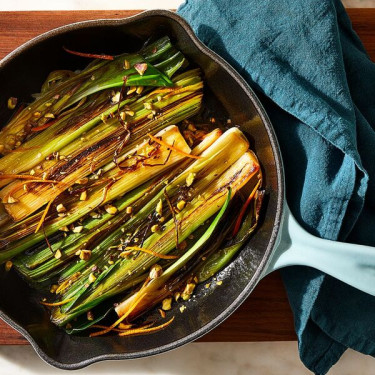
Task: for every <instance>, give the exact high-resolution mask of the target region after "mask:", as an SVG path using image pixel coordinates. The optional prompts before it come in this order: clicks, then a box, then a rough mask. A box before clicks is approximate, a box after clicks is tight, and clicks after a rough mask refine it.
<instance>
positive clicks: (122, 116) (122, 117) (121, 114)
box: [120, 112, 126, 121]
mask: <svg viewBox="0 0 375 375" xmlns="http://www.w3.org/2000/svg"><path fill="white" fill-rule="evenodd" d="M120 118H121V120H122V121H125V119H126V113H125V112H120Z"/></svg>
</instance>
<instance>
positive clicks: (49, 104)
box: [44, 102, 52, 107]
mask: <svg viewBox="0 0 375 375" xmlns="http://www.w3.org/2000/svg"><path fill="white" fill-rule="evenodd" d="M44 105H45V106H46V107H51V105H52V103H51V102H47V103H44Z"/></svg>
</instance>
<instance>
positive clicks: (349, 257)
mask: <svg viewBox="0 0 375 375" xmlns="http://www.w3.org/2000/svg"><path fill="white" fill-rule="evenodd" d="M280 232H281V235H280V237H279V243H278V245H277V246H276V248H275V250H274V253H273V255H272V257H271V259H270V262H269V264H268V268H267V269H266V271H265V273H264V275H263V276H265V275H267V274H269V273H271V272H272V271H274V270H277V269H279V268H283V267H288V266H295V265H303V266H310V267H313V268H316V269H318V270H320V271H323V272H325V273H327V274H328V275H331V276H333V277H335V278H336V279H339V280H341V281H343V282H345V283H347V284H349V285H351V286H353V287H355V288H357V289H359V290H362V291H363V292H366V293H369V294H371V295H373V296H374V295H375V247H370V246H362V245H354V244H350V243H343V242H336V241H329V240H323V239H321V238H318V237H315V236H313V235H311V234H310V233H308V232H306V231H305V230H304V229H303V228H302V227H301V226H300V225H299V224H298V222H297V221H296V219H295V218H294V217H293V215H292V214H291V212H290V209H289V207H288V206H287V205H286V204H285V210H284V219H283V223H282V228H281V231H280Z"/></svg>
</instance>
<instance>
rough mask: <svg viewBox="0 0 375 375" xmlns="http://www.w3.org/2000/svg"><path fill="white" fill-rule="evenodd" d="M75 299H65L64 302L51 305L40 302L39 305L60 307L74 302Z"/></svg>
mask: <svg viewBox="0 0 375 375" xmlns="http://www.w3.org/2000/svg"><path fill="white" fill-rule="evenodd" d="M74 298H75V297H72V298H68V299H65V300H64V301H60V302H53V303H49V302H43V301H41V302H40V303H41V304H42V305H44V306H62V305H66V304H67V303H69V302H71V301H73V300H74Z"/></svg>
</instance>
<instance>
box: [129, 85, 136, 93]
mask: <svg viewBox="0 0 375 375" xmlns="http://www.w3.org/2000/svg"><path fill="white" fill-rule="evenodd" d="M136 90H137V87H136V86H130V88H129V90H128V91H127V94H128V95H130V94H133V92H135V91H136Z"/></svg>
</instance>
